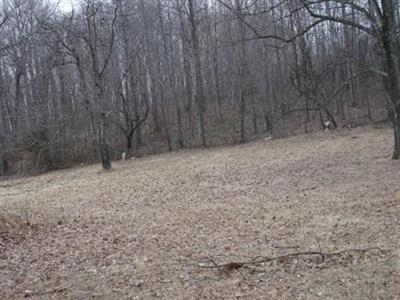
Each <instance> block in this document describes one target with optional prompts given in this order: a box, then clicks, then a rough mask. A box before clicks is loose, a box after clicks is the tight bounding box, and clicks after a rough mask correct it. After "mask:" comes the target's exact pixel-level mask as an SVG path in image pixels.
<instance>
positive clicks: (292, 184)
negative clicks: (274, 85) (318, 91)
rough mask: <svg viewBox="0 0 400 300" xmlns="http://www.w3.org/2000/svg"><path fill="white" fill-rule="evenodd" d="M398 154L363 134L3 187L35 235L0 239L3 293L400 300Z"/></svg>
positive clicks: (376, 135)
mask: <svg viewBox="0 0 400 300" xmlns="http://www.w3.org/2000/svg"><path fill="white" fill-rule="evenodd" d="M391 149H392V135H391V132H390V131H389V130H385V129H384V130H382V129H381V130H376V129H370V128H362V129H356V130H351V131H339V132H329V133H317V134H314V135H309V136H298V137H294V138H289V139H282V140H273V141H259V142H256V143H251V144H247V145H242V146H236V147H226V148H218V149H217V148H216V149H210V150H190V151H181V152H177V153H171V154H165V155H159V156H152V157H147V158H143V159H137V160H134V161H128V162H120V163H115V164H114V170H113V171H112V172H108V173H102V172H99V166H90V167H85V168H77V169H71V170H65V171H58V172H53V173H49V174H46V175H42V176H39V177H34V178H29V180H23V181H21V180H14V181H7V182H6V183H7V184H6V185H2V186H1V187H0V212H1V215H2V216H15V219H14V220H20V221H21V220H22V221H21V222H23V224H26V223H27V222H28V223H29V224H32V225H33V226H35V228H36V230H35V233H34V234H29V233H27V234H26V236H24V238H23V239H20V240H19V241H18V242H15V241H14V240H13V239H8V240H7V241H6V242H3V248H2V250H1V251H0V299H20V298H31V299H156V298H161V299H399V295H400V258H399V257H400V234H399V232H400V230H399V229H400V185H399V178H400V163H399V162H395V161H392V160H390V154H391ZM3 218H5V217H3ZM18 222H19V221H18ZM4 224H6V225H4ZM7 224H12V222H11V223H10V221H3V219H1V220H0V228H1V230H0V231H2V230H4V226H11V227H12V226H16V228H18V226H19V225H15V224H14V225H7ZM13 230H14V229H13ZM17 231H18V232H20V230H19V229H17Z"/></svg>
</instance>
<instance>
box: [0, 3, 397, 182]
mask: <svg viewBox="0 0 400 300" xmlns="http://www.w3.org/2000/svg"><path fill="white" fill-rule="evenodd" d="M0 8H1V13H0V175H6V174H13V173H17V172H29V171H36V172H37V171H46V170H50V169H56V168H62V167H67V166H72V165H74V164H80V163H88V162H95V161H101V163H102V166H103V168H104V169H109V168H111V161H112V160H113V159H119V158H120V157H121V154H122V153H126V156H127V157H131V156H140V155H143V154H147V153H157V152H162V151H171V150H175V149H182V148H189V147H197V146H208V145H218V144H233V143H243V142H246V141H249V140H252V139H255V138H259V137H266V136H272V137H276V138H278V137H283V136H288V135H292V134H296V133H301V132H305V133H307V132H312V131H316V130H320V129H325V128H326V127H330V128H336V127H354V126H358V125H363V124H368V123H371V122H380V121H385V120H386V121H392V123H393V125H394V128H395V151H394V158H400V71H399V69H400V64H399V63H400V62H399V55H400V39H399V36H398V35H399V30H398V29H399V25H400V22H399V20H400V6H399V1H398V0H381V1H378V0H360V1H347V0H335V1H328V0H325V1H324V0H318V1H317V0H315V1H312V0H310V1H307V0H290V1H289V0H112V1H105V0H104V1H100V0H81V1H80V2H79V5H78V6H77V7H76V8H75V10H74V11H72V12H63V11H62V10H60V9H59V7H57V5H56V4H51V3H49V2H48V1H44V0H3V1H2V3H1V4H0Z"/></svg>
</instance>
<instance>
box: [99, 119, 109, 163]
mask: <svg viewBox="0 0 400 300" xmlns="http://www.w3.org/2000/svg"><path fill="white" fill-rule="evenodd" d="M100 122H101V124H100V137H99V138H100V159H101V165H102V166H103V170H110V169H111V157H110V146H109V143H108V134H107V133H108V132H107V131H108V130H107V129H108V122H107V116H106V115H105V114H104V113H103V114H102V116H101V120H100Z"/></svg>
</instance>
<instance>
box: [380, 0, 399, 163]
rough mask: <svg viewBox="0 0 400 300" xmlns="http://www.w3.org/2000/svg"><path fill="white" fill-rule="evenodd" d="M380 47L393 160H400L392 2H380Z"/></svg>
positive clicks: (397, 73)
mask: <svg viewBox="0 0 400 300" xmlns="http://www.w3.org/2000/svg"><path fill="white" fill-rule="evenodd" d="M381 3H382V12H383V16H382V19H383V21H382V45H383V50H384V53H385V69H386V72H387V76H385V77H384V84H385V89H386V91H387V93H388V95H389V100H390V101H389V102H390V103H389V105H390V107H389V110H391V111H392V112H393V116H392V119H393V120H392V121H393V125H394V151H393V159H400V85H399V82H400V70H399V59H398V56H397V53H395V52H396V51H395V50H396V43H397V41H396V35H395V31H396V22H395V12H394V2H393V0H382V2H381Z"/></svg>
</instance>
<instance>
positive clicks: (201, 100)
mask: <svg viewBox="0 0 400 300" xmlns="http://www.w3.org/2000/svg"><path fill="white" fill-rule="evenodd" d="M193 2H194V0H188V5H189V22H190V25H191V38H192V48H193V60H194V69H195V76H196V95H195V99H196V103H197V107H198V110H199V121H200V122H199V123H200V124H199V125H200V138H201V145H202V146H206V145H207V141H206V128H205V117H204V115H205V111H206V109H205V97H204V87H203V85H204V83H203V75H202V72H201V59H200V42H199V37H198V32H197V25H196V20H195V10H194V5H193Z"/></svg>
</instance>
